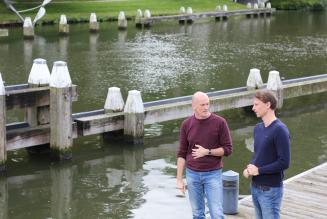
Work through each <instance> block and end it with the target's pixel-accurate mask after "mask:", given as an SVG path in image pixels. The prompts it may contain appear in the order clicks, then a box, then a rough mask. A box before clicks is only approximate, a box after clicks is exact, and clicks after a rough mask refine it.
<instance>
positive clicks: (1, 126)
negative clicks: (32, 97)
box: [0, 72, 7, 172]
mask: <svg viewBox="0 0 327 219" xmlns="http://www.w3.org/2000/svg"><path fill="white" fill-rule="evenodd" d="M0 136H1V137H0V172H2V171H4V170H5V169H6V162H7V150H6V91H5V86H4V85H3V80H2V76H1V72H0Z"/></svg>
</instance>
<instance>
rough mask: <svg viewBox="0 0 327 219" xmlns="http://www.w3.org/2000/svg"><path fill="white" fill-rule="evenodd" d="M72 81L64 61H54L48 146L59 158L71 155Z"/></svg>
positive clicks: (68, 157)
mask: <svg viewBox="0 0 327 219" xmlns="http://www.w3.org/2000/svg"><path fill="white" fill-rule="evenodd" d="M72 146H73V131H72V81H71V79H70V75H69V71H68V68H67V64H66V62H62V61H57V62H55V63H54V65H53V68H52V72H51V78H50V148H51V150H52V152H53V155H54V157H56V158H59V159H60V160H64V159H70V158H71V157H72Z"/></svg>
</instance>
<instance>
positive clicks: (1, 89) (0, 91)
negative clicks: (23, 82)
mask: <svg viewBox="0 0 327 219" xmlns="http://www.w3.org/2000/svg"><path fill="white" fill-rule="evenodd" d="M5 94H6V90H5V85H4V84H3V80H2V76H1V72H0V95H5Z"/></svg>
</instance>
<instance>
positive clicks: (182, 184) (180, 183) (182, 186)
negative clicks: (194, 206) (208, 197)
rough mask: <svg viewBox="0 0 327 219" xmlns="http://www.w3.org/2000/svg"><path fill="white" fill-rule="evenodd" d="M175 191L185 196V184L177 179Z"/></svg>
mask: <svg viewBox="0 0 327 219" xmlns="http://www.w3.org/2000/svg"><path fill="white" fill-rule="evenodd" d="M176 184H177V189H178V190H179V191H181V193H182V194H183V195H185V183H184V180H183V179H181V180H180V179H177V183H176Z"/></svg>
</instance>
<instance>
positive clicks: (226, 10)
mask: <svg viewBox="0 0 327 219" xmlns="http://www.w3.org/2000/svg"><path fill="white" fill-rule="evenodd" d="M223 11H224V12H225V14H224V15H223V20H224V21H226V20H228V15H227V13H228V7H227V5H223Z"/></svg>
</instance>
